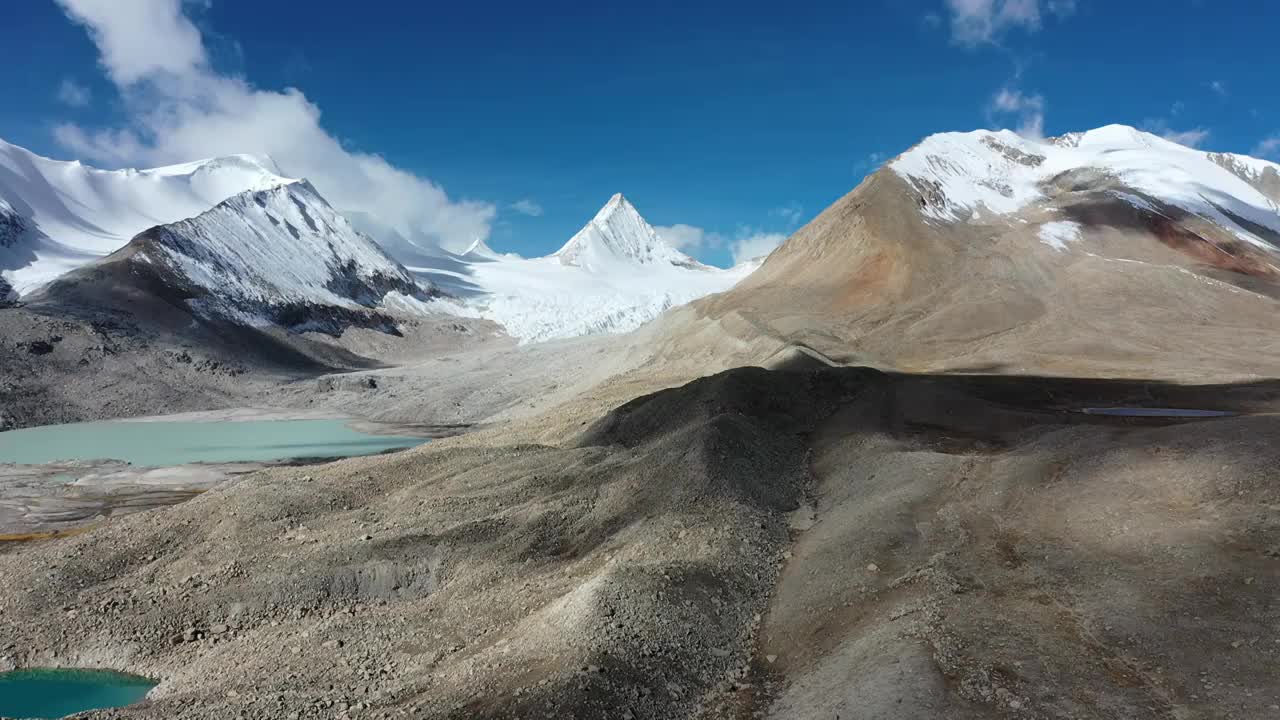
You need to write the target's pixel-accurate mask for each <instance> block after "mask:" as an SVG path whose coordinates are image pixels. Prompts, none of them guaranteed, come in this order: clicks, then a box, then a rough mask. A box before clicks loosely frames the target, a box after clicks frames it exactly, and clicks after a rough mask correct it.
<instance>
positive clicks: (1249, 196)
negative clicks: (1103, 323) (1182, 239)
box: [889, 125, 1280, 251]
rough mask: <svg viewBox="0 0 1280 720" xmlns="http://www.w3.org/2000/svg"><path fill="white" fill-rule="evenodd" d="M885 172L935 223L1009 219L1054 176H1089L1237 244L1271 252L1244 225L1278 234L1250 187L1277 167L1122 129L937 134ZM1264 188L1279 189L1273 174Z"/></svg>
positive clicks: (1058, 232)
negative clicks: (1042, 135)
mask: <svg viewBox="0 0 1280 720" xmlns="http://www.w3.org/2000/svg"><path fill="white" fill-rule="evenodd" d="M889 167H890V168H892V169H893V171H894V172H896V173H897V174H898V175H900V176H901V177H903V178H904V179H905V180H907V182H909V183H911V184H912V186H913V187H915V188H916V189H917V190H918V191H919V192H921V194H922V195H923V196H924V197H925V198H926V199H927V200H929V201H928V202H927V205H926V207H925V209H924V212H925V214H926V215H927V216H928V217H929V218H931V219H932V220H934V221H937V222H961V221H966V220H969V219H973V218H980V217H981V213H982V212H986V213H993V214H997V215H1006V214H1009V213H1013V212H1016V211H1018V210H1021V209H1022V208H1024V207H1026V206H1029V205H1031V204H1033V203H1035V202H1037V201H1039V200H1041V199H1042V198H1044V197H1045V193H1044V189H1043V185H1044V184H1045V183H1046V182H1048V181H1050V180H1051V179H1053V178H1055V177H1057V176H1058V175H1060V174H1062V173H1065V172H1068V171H1073V170H1074V171H1079V170H1090V169H1092V170H1096V171H1101V172H1102V173H1105V174H1106V175H1108V176H1110V177H1112V178H1114V179H1115V180H1117V181H1118V182H1119V183H1120V184H1121V185H1123V186H1126V187H1127V188H1129V189H1130V190H1131V191H1132V192H1124V191H1117V192H1116V195H1117V197H1120V198H1122V199H1124V200H1126V201H1128V202H1130V203H1132V204H1134V205H1136V206H1138V207H1141V208H1143V209H1147V210H1152V209H1154V206H1153V205H1152V204H1151V203H1150V202H1148V201H1147V200H1144V199H1143V197H1142V196H1143V195H1145V196H1148V197H1151V198H1155V199H1157V200H1159V201H1161V202H1163V203H1165V204H1167V205H1170V206H1173V207H1176V208H1179V209H1181V210H1184V211H1186V212H1188V213H1192V214H1194V215H1198V216H1200V217H1202V218H1204V219H1205V220H1208V221H1210V222H1213V223H1215V224H1217V225H1218V226H1220V227H1222V228H1224V229H1225V230H1227V231H1228V232H1230V233H1232V234H1233V235H1235V236H1236V237H1238V238H1239V239H1240V240H1243V241H1245V242H1248V243H1251V244H1254V245H1257V246H1260V247H1263V248H1267V249H1270V250H1273V251H1274V250H1276V249H1277V248H1276V247H1275V245H1273V244H1271V243H1269V242H1268V241H1267V239H1265V238H1262V237H1259V235H1258V234H1256V233H1255V232H1254V231H1253V229H1251V228H1249V227H1247V225H1248V224H1250V223H1252V224H1256V225H1259V226H1262V227H1263V228H1267V229H1269V230H1272V231H1275V232H1280V205H1278V204H1277V202H1276V201H1275V200H1273V199H1271V198H1269V197H1268V196H1267V195H1265V194H1264V193H1263V192H1262V190H1260V189H1259V188H1258V187H1257V185H1258V184H1260V183H1261V181H1262V180H1263V178H1264V176H1267V175H1270V174H1274V173H1280V165H1277V164H1275V163H1271V162H1267V161H1265V160H1259V159H1257V158H1251V157H1247V156H1244V155H1233V154H1230V153H1206V152H1202V151H1200V150H1195V149H1192V148H1188V147H1184V146H1182V145H1178V144H1177V143H1174V142H1170V141H1168V140H1165V139H1163V138H1160V137H1157V136H1155V135H1152V134H1150V133H1146V132H1142V131H1140V130H1136V129H1134V128H1131V127H1127V126H1124V125H1108V126H1106V127H1102V128H1098V129H1097V130H1090V131H1088V132H1084V133H1071V134H1068V135H1063V136H1061V137H1058V138H1049V139H1047V140H1044V141H1035V140H1029V139H1027V138H1023V137H1020V136H1018V135H1017V134H1015V133H1013V132H1010V131H1008V130H1002V131H999V132H992V131H986V130H979V131H976V132H969V133H942V134H939V135H932V136H930V137H928V138H926V139H925V140H924V141H923V142H921V143H920V144H919V145H916V146H915V147H914V148H912V149H910V150H908V151H907V152H905V153H903V154H902V155H900V156H898V157H897V158H896V159H894V160H893V161H892V162H891V163H890V164H889ZM1273 182H1277V183H1280V176H1276V177H1275V180H1274V181H1273ZM1232 216H1235V217H1236V218H1240V219H1243V220H1244V221H1245V223H1243V224H1242V223H1239V222H1236V220H1235V219H1233V217H1232ZM1041 237H1042V238H1044V239H1045V241H1046V242H1047V243H1049V244H1051V245H1053V246H1054V247H1057V248H1058V249H1063V248H1065V247H1066V242H1067V241H1068V240H1067V238H1068V233H1067V229H1066V228H1064V227H1056V228H1049V229H1048V230H1047V231H1046V232H1045V233H1042V235H1041ZM1059 245H1061V247H1059Z"/></svg>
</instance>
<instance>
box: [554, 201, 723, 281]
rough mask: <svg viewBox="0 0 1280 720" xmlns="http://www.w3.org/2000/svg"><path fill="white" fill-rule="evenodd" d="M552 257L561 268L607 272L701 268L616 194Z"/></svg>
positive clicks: (629, 203)
mask: <svg viewBox="0 0 1280 720" xmlns="http://www.w3.org/2000/svg"><path fill="white" fill-rule="evenodd" d="M553 257H555V258H557V259H559V261H560V262H561V264H564V265H572V266H577V267H582V268H585V269H588V270H593V271H599V272H607V271H608V269H609V268H610V267H614V266H618V265H675V266H679V267H702V265H701V264H700V263H698V262H697V261H696V260H694V259H693V258H691V257H689V256H688V255H685V254H684V253H682V252H680V251H678V250H676V249H675V248H673V247H671V246H670V245H667V244H666V243H665V242H663V241H662V238H660V237H658V233H657V231H656V230H654V229H653V226H652V225H650V224H649V223H648V222H646V221H645V219H644V218H643V217H642V216H641V215H640V211H638V210H636V208H635V206H634V205H632V204H631V202H630V201H629V200H627V199H626V198H625V197H623V196H622V193H617V194H616V195H614V196H613V197H611V198H609V202H607V203H605V204H604V207H602V208H600V212H598V213H596V216H595V217H594V218H592V219H591V221H590V222H588V223H587V224H586V226H584V227H583V228H582V229H581V230H579V231H578V232H577V234H575V235H574V236H573V237H572V238H570V239H569V242H567V243H565V244H564V247H562V248H560V249H559V250H558V251H556V253H555V254H554V255H553Z"/></svg>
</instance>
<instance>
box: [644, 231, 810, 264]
mask: <svg viewBox="0 0 1280 720" xmlns="http://www.w3.org/2000/svg"><path fill="white" fill-rule="evenodd" d="M654 230H657V231H658V237H660V238H662V240H663V242H665V243H667V244H668V245H670V246H672V247H674V248H676V249H678V250H682V251H684V252H687V253H692V252H696V251H698V250H702V249H705V248H716V247H720V246H722V245H728V247H729V255H730V256H731V257H732V258H733V262H734V264H737V263H740V262H743V261H745V260H753V259H755V258H758V257H760V256H761V255H768V254H769V253H770V252H772V251H773V249H774V248H776V247H778V246H779V245H781V244H782V242H783V241H784V240H786V239H787V234H786V233H780V232H765V231H764V230H761V229H758V228H752V227H748V226H742V227H739V228H738V231H737V233H735V234H734V235H733V236H732V237H726V236H725V235H723V234H721V233H718V232H715V231H714V230H704V229H703V228H700V227H696V226H694V225H667V226H663V227H656V228H654Z"/></svg>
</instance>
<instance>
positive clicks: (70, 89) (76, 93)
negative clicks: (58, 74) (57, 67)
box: [58, 78, 93, 108]
mask: <svg viewBox="0 0 1280 720" xmlns="http://www.w3.org/2000/svg"><path fill="white" fill-rule="evenodd" d="M92 98H93V96H92V94H91V93H90V92H89V88H87V87H85V86H83V85H81V84H80V83H78V82H76V81H75V80H72V79H71V78H63V80H62V84H61V85H59V86H58V100H59V102H61V103H63V104H64V105H69V106H71V107H76V108H82V107H87V106H88V105H89V101H90V100H91V99H92Z"/></svg>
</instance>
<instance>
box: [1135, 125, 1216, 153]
mask: <svg viewBox="0 0 1280 720" xmlns="http://www.w3.org/2000/svg"><path fill="white" fill-rule="evenodd" d="M1142 129H1143V130H1146V131H1147V132H1149V133H1155V134H1156V135H1159V136H1160V137H1162V138H1164V139H1165V140H1169V141H1170V142H1176V143H1178V144H1179V145H1186V146H1187V147H1193V148H1198V147H1200V145H1201V144H1203V143H1204V141H1205V140H1208V139H1209V135H1210V134H1211V133H1210V132H1209V129H1208V128H1204V127H1195V128H1190V129H1188V130H1174V129H1173V128H1171V127H1169V123H1168V122H1166V121H1165V120H1164V119H1163V118H1154V119H1148V120H1146V121H1144V122H1143V123H1142Z"/></svg>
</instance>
